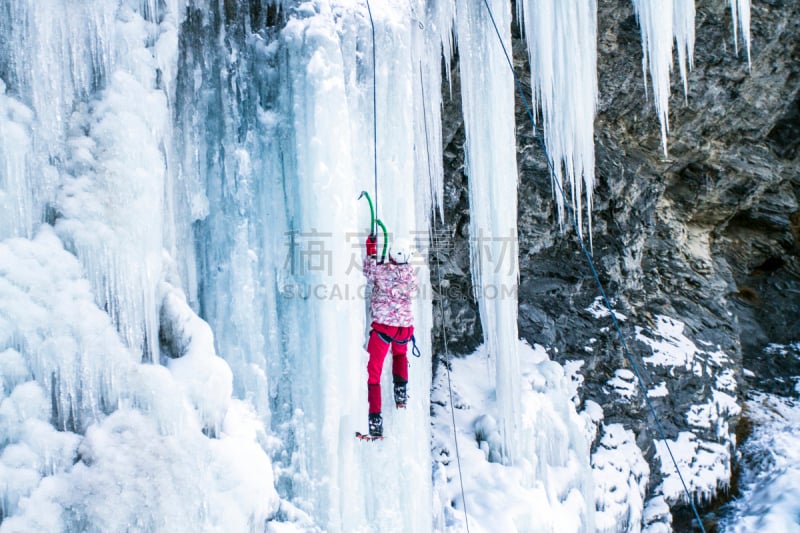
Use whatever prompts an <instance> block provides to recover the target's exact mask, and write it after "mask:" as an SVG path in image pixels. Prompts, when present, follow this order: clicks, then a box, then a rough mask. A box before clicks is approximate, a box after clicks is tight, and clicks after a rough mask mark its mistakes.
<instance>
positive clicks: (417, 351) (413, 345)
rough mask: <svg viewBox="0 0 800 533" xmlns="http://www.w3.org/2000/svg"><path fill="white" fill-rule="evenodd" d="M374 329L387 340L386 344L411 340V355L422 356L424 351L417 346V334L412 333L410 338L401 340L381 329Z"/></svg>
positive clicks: (405, 342)
mask: <svg viewBox="0 0 800 533" xmlns="http://www.w3.org/2000/svg"><path fill="white" fill-rule="evenodd" d="M372 331H374V332H375V333H377V334H378V337H379V338H380V339H381V340H382V341H383V342H385V343H386V344H392V343H395V344H408V343H409V342H411V355H413V356H414V357H422V352H421V351H420V349H419V348H418V347H417V337H416V336H415V335H413V334H412V335H411V337H410V338H408V339H405V340H402V341H401V340H397V339H395V338H394V337H392V336H391V335H388V334H386V333H383V332H381V331H377V330H374V329H373V330H372Z"/></svg>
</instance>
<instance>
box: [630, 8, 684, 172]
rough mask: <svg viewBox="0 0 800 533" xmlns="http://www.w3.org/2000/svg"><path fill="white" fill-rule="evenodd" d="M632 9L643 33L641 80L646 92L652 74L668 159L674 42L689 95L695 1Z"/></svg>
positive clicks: (655, 100) (662, 137)
mask: <svg viewBox="0 0 800 533" xmlns="http://www.w3.org/2000/svg"><path fill="white" fill-rule="evenodd" d="M633 8H634V11H635V13H636V18H637V20H638V21H639V27H640V28H641V33H642V76H643V78H644V83H645V91H646V90H647V74H648V70H649V73H650V80H651V81H652V86H653V100H654V103H655V106H656V113H657V114H658V120H659V122H660V124H661V146H662V149H663V150H664V156H666V155H667V134H668V133H669V94H670V72H672V41H673V38H674V39H675V42H676V44H677V47H678V61H679V63H680V71H681V76H682V77H683V84H684V94H686V92H688V85H687V83H688V82H687V80H686V74H687V73H688V70H689V69H690V68H691V65H692V63H693V58H694V53H693V48H694V17H695V9H694V0H633ZM687 65H688V67H687Z"/></svg>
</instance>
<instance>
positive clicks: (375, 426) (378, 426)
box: [369, 413, 383, 437]
mask: <svg viewBox="0 0 800 533" xmlns="http://www.w3.org/2000/svg"><path fill="white" fill-rule="evenodd" d="M369 436H370V437H383V417H382V416H381V414H380V413H370V415H369Z"/></svg>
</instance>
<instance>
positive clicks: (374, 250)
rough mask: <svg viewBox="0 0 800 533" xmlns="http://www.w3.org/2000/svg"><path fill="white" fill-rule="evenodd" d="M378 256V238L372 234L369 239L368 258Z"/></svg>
mask: <svg viewBox="0 0 800 533" xmlns="http://www.w3.org/2000/svg"><path fill="white" fill-rule="evenodd" d="M376 255H378V236H377V235H375V234H374V233H370V234H369V237H367V256H372V257H375V256H376Z"/></svg>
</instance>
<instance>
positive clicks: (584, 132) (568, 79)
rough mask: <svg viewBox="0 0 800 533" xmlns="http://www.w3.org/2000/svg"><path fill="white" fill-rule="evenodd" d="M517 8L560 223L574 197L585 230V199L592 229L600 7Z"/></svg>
mask: <svg viewBox="0 0 800 533" xmlns="http://www.w3.org/2000/svg"><path fill="white" fill-rule="evenodd" d="M517 8H518V10H519V12H520V16H519V18H520V19H521V20H523V28H524V33H525V35H526V38H527V40H528V54H529V56H530V63H531V77H532V83H531V84H532V86H533V88H534V90H533V99H534V107H541V112H542V118H543V129H544V139H545V145H546V147H547V156H548V158H549V159H550V164H551V168H552V170H553V176H552V179H553V189H554V192H553V194H554V196H555V199H556V205H557V206H558V219H559V223H563V220H564V201H565V199H566V198H569V199H570V201H571V202H572V207H573V209H574V211H575V214H576V216H577V217H578V231H582V230H583V224H582V223H581V220H582V208H581V205H582V201H583V200H582V197H583V196H584V195H585V200H586V213H587V216H588V217H589V227H590V228H591V208H592V192H593V191H594V178H595V176H594V117H595V109H596V107H597V45H596V43H597V4H596V2H595V1H594V0H590V1H588V2H573V1H564V0H525V1H523V2H519V3H518V4H517ZM565 186H566V187H568V190H566V189H564V187H565Z"/></svg>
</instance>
